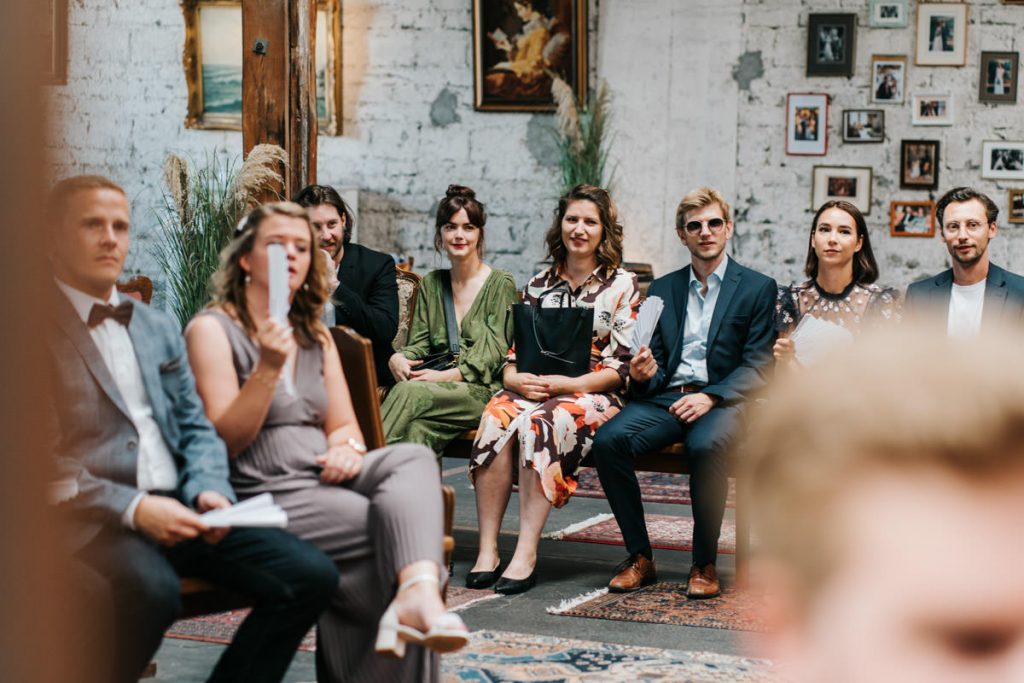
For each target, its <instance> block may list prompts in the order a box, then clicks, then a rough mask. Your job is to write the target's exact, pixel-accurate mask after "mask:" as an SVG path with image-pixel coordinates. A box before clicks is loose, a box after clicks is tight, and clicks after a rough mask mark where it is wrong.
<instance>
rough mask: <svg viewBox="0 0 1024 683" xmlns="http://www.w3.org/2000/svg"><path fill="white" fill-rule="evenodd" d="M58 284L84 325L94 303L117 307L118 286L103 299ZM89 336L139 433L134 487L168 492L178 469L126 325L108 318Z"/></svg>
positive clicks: (129, 514)
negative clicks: (158, 422) (157, 417)
mask: <svg viewBox="0 0 1024 683" xmlns="http://www.w3.org/2000/svg"><path fill="white" fill-rule="evenodd" d="M57 286H58V287H60V290H61V291H62V292H64V295H65V296H67V298H68V301H70V302H71V306H72V307H73V308H74V309H75V312H76V313H77V314H78V317H79V318H81V319H82V322H84V323H85V324H86V325H88V324H89V323H88V321H89V311H91V310H92V307H93V305H94V304H100V305H107V304H109V305H111V306H117V304H118V303H120V298H119V297H118V294H117V289H114V290H113V291H112V292H111V293H110V299H108V300H107V301H103V300H102V299H97V298H95V297H93V296H90V295H88V294H86V293H84V292H81V291H79V290H77V289H75V288H73V287H71V286H69V285H67V284H65V283H63V282H61V281H60V280H57ZM89 335H90V336H91V337H92V340H93V341H94V342H95V343H96V346H97V348H99V351H100V356H101V357H102V358H103V362H104V363H105V364H106V366H107V369H108V370H110V374H111V375H112V376H113V378H114V383H115V384H116V385H117V389H118V391H120V392H121V398H123V399H124V403H125V406H126V407H127V408H128V414H129V415H128V416H129V417H130V418H131V421H132V423H133V424H134V425H135V429H136V431H138V433H139V456H138V464H137V468H136V486H137V487H138V488H139V489H140V490H141V491H142V492H146V491H171V490H174V489H176V488H177V487H178V468H177V466H176V465H175V463H174V457H173V456H172V455H171V451H170V449H169V448H168V447H167V442H166V441H164V436H163V433H162V432H161V431H160V425H158V424H157V422H156V420H155V419H154V418H153V407H152V405H150V402H149V396H148V395H147V394H146V385H145V383H144V382H143V380H142V370H141V368H139V360H138V358H136V356H135V345H134V344H132V338H131V336H130V335H129V334H128V328H127V327H125V326H124V325H122V324H121V323H119V322H117V321H116V320H112V319H110V318H107V319H106V320H104V321H103V322H102V323H100V324H99V325H97V326H96V327H92V328H89ZM143 495H144V493H139V495H137V496H135V498H134V499H133V500H132V502H131V504H130V505H129V506H128V508H127V509H126V510H125V511H124V514H123V515H122V516H121V519H122V521H123V522H124V524H125V526H127V527H129V528H133V529H134V528H135V525H134V523H133V521H134V519H135V509H136V508H137V507H138V505H139V501H140V500H141V499H142V496H143Z"/></svg>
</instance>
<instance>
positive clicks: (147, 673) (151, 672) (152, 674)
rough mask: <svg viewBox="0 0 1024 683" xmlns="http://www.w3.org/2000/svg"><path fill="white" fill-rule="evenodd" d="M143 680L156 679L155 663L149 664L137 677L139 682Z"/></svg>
mask: <svg viewBox="0 0 1024 683" xmlns="http://www.w3.org/2000/svg"><path fill="white" fill-rule="evenodd" d="M143 678H156V662H150V663H149V664H147V665H146V668H145V669H143V670H142V675H141V676H139V680H142V679H143Z"/></svg>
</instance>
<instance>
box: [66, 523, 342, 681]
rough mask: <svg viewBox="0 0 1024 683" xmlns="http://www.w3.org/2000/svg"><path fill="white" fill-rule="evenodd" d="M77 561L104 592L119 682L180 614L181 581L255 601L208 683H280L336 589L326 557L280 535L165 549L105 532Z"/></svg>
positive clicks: (268, 532)
mask: <svg viewBox="0 0 1024 683" xmlns="http://www.w3.org/2000/svg"><path fill="white" fill-rule="evenodd" d="M76 557H77V559H79V560H81V561H82V562H84V563H85V564H86V565H88V566H89V567H91V568H92V569H93V570H94V571H95V572H96V573H97V574H99V575H100V576H102V577H104V578H105V579H106V581H107V583H108V585H109V594H110V596H111V600H112V602H113V609H112V612H113V618H114V647H113V650H114V654H113V662H112V666H111V668H112V669H113V671H112V674H111V678H110V680H112V681H115V682H116V683H136V681H138V678H139V675H140V674H141V673H142V670H143V669H144V668H145V666H146V664H148V663H149V661H150V660H151V659H152V657H153V654H154V653H155V652H156V650H157V648H158V647H159V646H160V641H161V640H162V639H163V635H164V631H166V630H167V628H168V627H169V626H170V625H171V624H172V623H173V622H174V620H175V619H177V618H178V615H179V614H180V613H181V595H180V583H179V576H196V577H200V578H203V579H206V580H208V581H210V582H211V583H213V584H216V585H223V586H230V587H231V589H232V590H233V591H235V592H237V593H239V594H241V595H244V596H247V597H249V598H251V599H252V601H253V604H254V607H253V610H252V612H251V613H250V614H249V616H248V617H247V618H246V620H245V621H244V622H243V623H242V625H241V626H240V627H239V629H238V633H237V634H236V635H235V639H234V641H232V643H231V645H229V646H228V647H227V649H225V650H224V652H223V654H222V655H221V657H220V659H219V660H218V661H217V664H216V666H215V667H214V670H213V673H211V675H210V678H209V679H208V680H210V681H245V682H247V683H248V682H264V681H265V682H267V683H270V682H273V681H280V680H281V679H282V678H283V677H284V674H285V672H286V671H287V669H288V665H289V664H290V663H291V660H292V657H293V656H294V655H295V650H296V648H297V647H298V645H299V643H301V642H302V638H303V636H305V634H306V633H307V631H308V630H309V628H310V627H311V626H312V625H313V623H315V621H316V619H317V617H318V616H319V615H320V613H321V612H323V610H324V609H325V608H326V607H327V605H328V604H329V603H330V600H331V597H332V596H333V595H334V592H335V590H336V589H337V586H338V573H337V570H335V568H334V564H333V563H332V562H331V561H330V560H329V559H328V558H327V556H326V555H324V554H323V553H321V552H320V551H319V550H317V549H315V548H314V547H313V546H311V545H308V544H306V543H305V542H303V541H300V540H299V539H298V538H296V537H294V536H292V535H291V534H289V533H287V532H285V531H283V530H280V529H233V530H232V531H231V532H230V533H228V535H227V536H226V537H225V538H224V539H223V540H222V541H221V542H220V543H218V544H216V545H210V544H208V543H205V542H204V541H202V540H201V539H195V540H191V541H185V542H183V543H179V544H178V545H176V546H174V547H171V548H163V547H160V546H158V545H156V544H155V543H153V542H151V541H149V540H148V539H146V538H145V537H143V536H142V535H141V534H138V533H136V532H133V531H131V530H129V529H119V528H118V529H115V528H105V529H104V530H102V531H101V532H100V533H99V534H98V535H97V536H96V538H95V539H93V540H92V541H91V542H90V543H89V544H88V545H86V546H85V547H84V548H82V549H81V550H80V551H79V552H78V553H77V556H76Z"/></svg>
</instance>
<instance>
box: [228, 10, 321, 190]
mask: <svg viewBox="0 0 1024 683" xmlns="http://www.w3.org/2000/svg"><path fill="white" fill-rule="evenodd" d="M315 41H316V0H242V44H243V50H244V52H243V56H242V147H243V149H244V153H245V155H248V154H249V151H250V150H251V149H252V148H253V147H255V146H256V145H259V144H264V143H269V144H275V145H280V146H281V147H283V148H284V149H285V151H286V152H287V153H288V168H287V169H286V172H285V187H284V188H282V189H283V194H284V196H285V197H290V196H292V195H293V194H294V193H295V192H298V191H299V190H300V189H302V188H303V187H304V186H306V185H308V184H310V183H313V182H316V136H317V117H316V72H315V64H314V56H315V54H316V50H315Z"/></svg>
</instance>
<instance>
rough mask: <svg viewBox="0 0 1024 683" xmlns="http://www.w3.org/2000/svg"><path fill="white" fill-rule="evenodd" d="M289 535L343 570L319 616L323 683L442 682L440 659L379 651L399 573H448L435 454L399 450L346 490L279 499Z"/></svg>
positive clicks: (318, 488)
mask: <svg viewBox="0 0 1024 683" xmlns="http://www.w3.org/2000/svg"><path fill="white" fill-rule="evenodd" d="M274 500H275V501H276V502H277V503H278V504H279V505H280V506H281V507H283V508H284V509H285V510H286V511H287V512H288V530H289V531H291V532H292V533H294V534H295V535H297V536H298V537H299V538H302V539H303V540H305V541H308V542H310V543H312V544H313V545H315V546H316V547H317V548H319V549H320V550H322V551H323V552H325V553H326V554H327V555H328V556H329V557H330V558H331V559H332V560H334V563H335V565H336V566H337V568H338V572H339V574H340V579H339V581H338V592H337V593H336V594H335V596H334V600H333V602H332V605H331V607H330V608H329V609H328V610H327V612H325V613H324V615H323V616H322V617H320V621H319V629H318V632H317V680H318V681H319V683H341V682H342V681H344V683H360V682H362V681H368V682H370V681H372V682H378V681H379V682H385V681H401V682H406V681H410V682H411V681H426V682H428V683H433V682H435V681H440V678H441V674H440V660H439V657H438V656H437V655H435V654H433V653H431V652H430V651H429V650H426V649H425V648H421V647H416V646H410V647H408V648H407V649H406V654H405V657H404V658H403V659H390V658H387V657H381V656H379V655H377V654H376V653H375V652H374V649H373V647H374V642H375V640H376V637H377V626H378V623H379V622H380V618H381V616H382V615H383V614H384V610H385V609H386V608H387V606H388V604H390V602H391V600H392V598H393V597H394V595H395V590H396V588H397V580H396V579H397V576H398V572H399V570H400V569H402V568H403V567H405V566H407V565H409V564H411V563H413V562H417V561H422V560H430V561H431V562H434V563H436V564H437V566H438V568H439V569H440V568H441V567H442V563H443V560H444V553H443V549H442V539H443V536H444V522H443V514H444V511H443V502H442V498H441V486H440V484H439V483H438V476H437V462H436V460H435V458H434V454H433V453H432V452H431V451H430V450H429V449H428V448H425V447H423V446H417V445H412V444H395V445H393V446H388V447H386V448H380V449H378V450H375V451H371V452H370V453H367V455H366V457H365V459H364V461H363V469H362V471H361V472H360V474H359V476H358V477H356V478H355V479H353V480H351V481H348V482H345V483H344V484H342V485H340V486H328V485H323V484H319V485H314V486H311V487H309V488H304V489H299V490H293V491H287V492H274Z"/></svg>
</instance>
